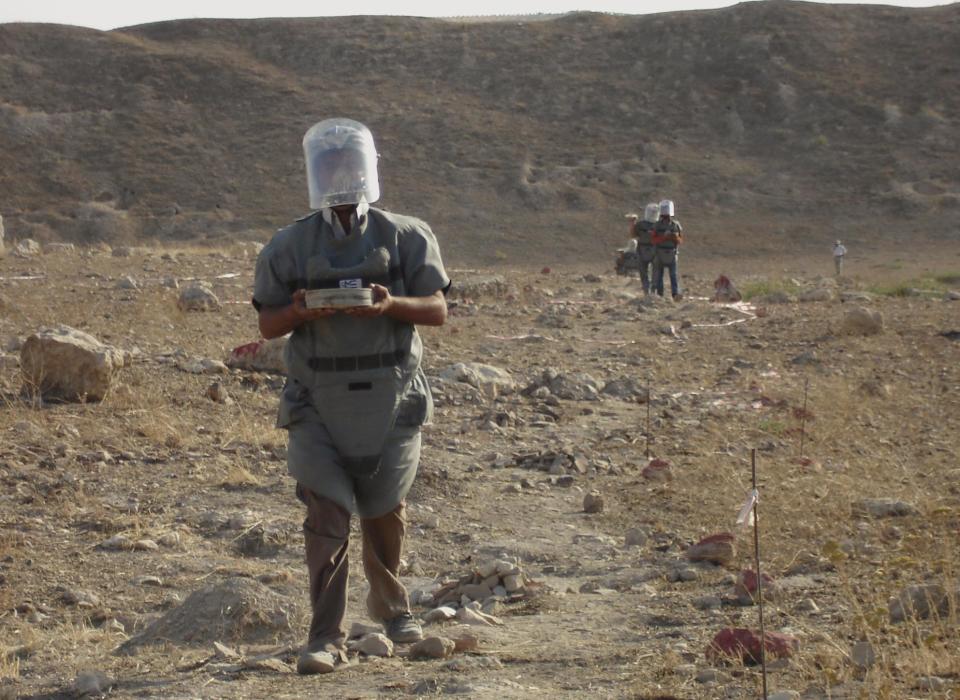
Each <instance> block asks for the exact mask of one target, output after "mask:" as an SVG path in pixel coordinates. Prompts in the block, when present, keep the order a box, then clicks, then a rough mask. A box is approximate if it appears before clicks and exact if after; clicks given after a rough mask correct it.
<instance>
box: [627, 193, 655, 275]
mask: <svg viewBox="0 0 960 700" xmlns="http://www.w3.org/2000/svg"><path fill="white" fill-rule="evenodd" d="M657 211H658V206H657V204H656V203H655V202H654V203H651V204H648V205H647V206H646V207H645V208H644V210H643V218H642V219H640V220H639V221H638V220H637V219H636V218H634V219H633V220H632V221H631V222H630V233H631V235H632V236H633V237H634V238H635V239H636V241H637V256H638V257H639V258H640V283H641V284H642V285H643V293H644V294H649V293H650V267H651V265H653V261H654V258H655V257H656V248H655V246H654V244H653V228H654V226H656V225H657Z"/></svg>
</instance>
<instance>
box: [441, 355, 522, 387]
mask: <svg viewBox="0 0 960 700" xmlns="http://www.w3.org/2000/svg"><path fill="white" fill-rule="evenodd" d="M440 378H441V379H445V380H447V381H455V382H465V383H467V384H469V385H470V386H473V387H476V388H477V389H480V390H481V391H486V392H492V393H495V394H509V393H511V392H512V391H513V390H514V387H515V386H516V383H515V382H514V380H513V377H512V376H511V375H510V373H509V372H508V371H507V370H505V369H501V368H500V367H494V366H493V365H485V364H483V363H481V362H458V363H456V364H455V365H451V366H450V367H447V368H446V369H445V370H443V371H442V372H440Z"/></svg>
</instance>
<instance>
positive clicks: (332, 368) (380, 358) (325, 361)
mask: <svg viewBox="0 0 960 700" xmlns="http://www.w3.org/2000/svg"><path fill="white" fill-rule="evenodd" d="M404 355H405V353H404V352H403V350H394V351H393V352H383V353H378V354H374V355H358V356H356V357H353V356H349V357H311V358H310V359H309V360H307V366H309V367H310V369H312V370H313V371H314V372H362V371H365V370H370V369H379V368H381V367H396V366H398V365H400V364H403V358H404Z"/></svg>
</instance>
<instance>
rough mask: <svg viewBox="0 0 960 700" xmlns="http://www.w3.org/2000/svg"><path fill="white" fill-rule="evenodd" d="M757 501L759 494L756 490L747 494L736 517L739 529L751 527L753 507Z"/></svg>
mask: <svg viewBox="0 0 960 700" xmlns="http://www.w3.org/2000/svg"><path fill="white" fill-rule="evenodd" d="M759 500H760V492H759V491H757V490H756V489H752V490H751V491H750V493H748V494H747V500H745V501H744V502H743V507H742V508H741V509H740V514H739V515H738V516H737V525H739V526H740V527H749V526H751V525H753V507H754V506H755V505H756V504H757V501H759Z"/></svg>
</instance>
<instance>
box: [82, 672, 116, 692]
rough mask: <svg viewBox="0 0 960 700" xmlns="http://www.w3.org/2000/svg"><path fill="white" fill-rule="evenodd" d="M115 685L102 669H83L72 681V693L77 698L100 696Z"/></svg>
mask: <svg viewBox="0 0 960 700" xmlns="http://www.w3.org/2000/svg"><path fill="white" fill-rule="evenodd" d="M114 685H116V682H115V681H114V680H113V679H111V678H110V677H109V676H108V675H107V674H106V673H104V672H103V671H83V672H81V673H78V674H77V677H76V679H75V680H74V681H73V693H74V695H75V696H76V697H78V698H87V697H100V696H102V695H106V694H107V693H108V692H110V689H111V688H112V687H113V686H114Z"/></svg>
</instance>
